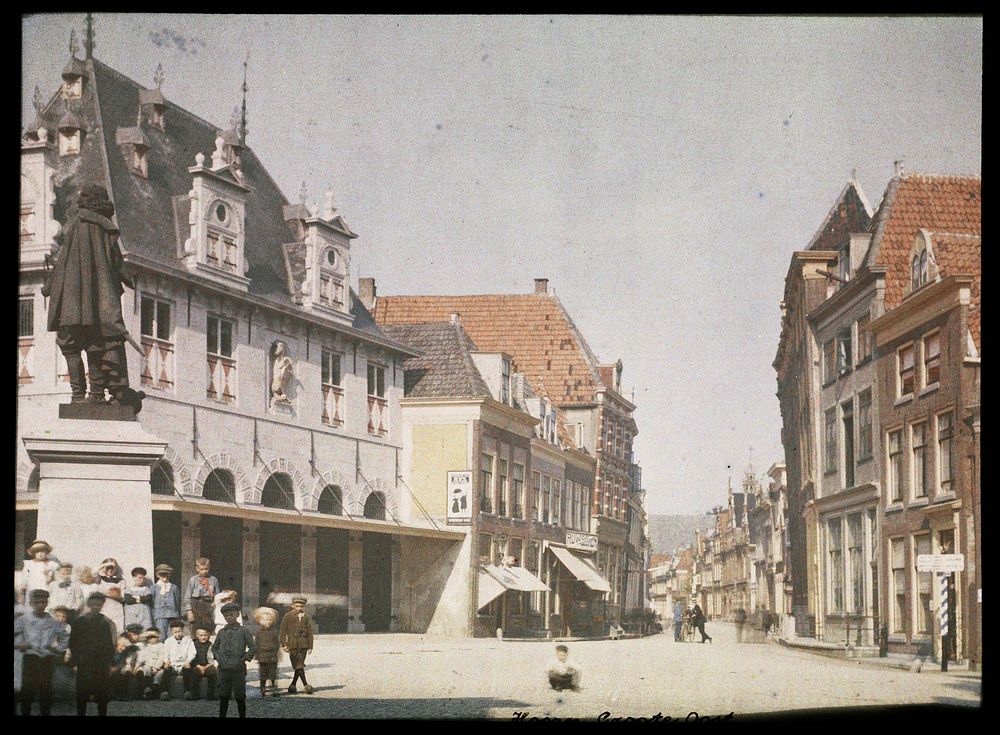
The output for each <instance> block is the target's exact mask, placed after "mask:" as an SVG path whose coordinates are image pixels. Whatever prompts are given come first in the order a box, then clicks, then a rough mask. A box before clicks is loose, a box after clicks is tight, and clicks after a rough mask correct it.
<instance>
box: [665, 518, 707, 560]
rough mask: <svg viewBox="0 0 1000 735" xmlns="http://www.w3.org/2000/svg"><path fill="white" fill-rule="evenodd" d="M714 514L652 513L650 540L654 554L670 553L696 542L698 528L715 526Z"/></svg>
mask: <svg viewBox="0 0 1000 735" xmlns="http://www.w3.org/2000/svg"><path fill="white" fill-rule="evenodd" d="M714 524H715V518H714V516H712V515H706V514H701V515H650V516H649V540H650V546H651V547H652V552H651V553H653V554H670V553H672V552H673V551H674V550H679V549H682V548H684V547H685V546H690V545H692V544H693V543H694V532H695V530H697V529H699V528H700V529H702V530H704V529H708V528H713V527H714Z"/></svg>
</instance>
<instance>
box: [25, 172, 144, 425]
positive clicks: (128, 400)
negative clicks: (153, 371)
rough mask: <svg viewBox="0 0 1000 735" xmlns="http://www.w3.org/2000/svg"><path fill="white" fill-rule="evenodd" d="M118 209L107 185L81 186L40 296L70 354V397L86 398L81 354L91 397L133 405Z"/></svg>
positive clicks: (135, 400) (51, 326)
mask: <svg viewBox="0 0 1000 735" xmlns="http://www.w3.org/2000/svg"><path fill="white" fill-rule="evenodd" d="M114 212H115V207H114V205H113V204H112V203H111V200H110V199H109V198H108V192H107V190H106V189H105V188H104V187H103V186H98V185H96V184H86V185H84V186H83V188H81V189H80V193H79V195H78V197H77V207H76V211H75V212H71V214H70V217H69V221H68V222H67V223H66V228H65V230H64V235H63V244H62V248H60V250H59V253H58V254H57V255H56V259H55V265H54V267H53V268H52V271H51V272H50V273H49V277H48V279H47V280H46V283H45V285H44V286H43V287H42V294H44V295H45V296H49V297H50V300H49V310H48V319H49V321H48V329H49V331H50V332H55V333H56V344H57V345H59V349H60V350H61V351H62V354H63V356H64V357H65V358H66V367H67V368H68V370H69V382H70V388H71V389H72V392H73V395H72V401H73V402H74V403H78V402H81V401H85V400H87V383H86V372H85V371H84V367H83V357H82V354H81V353H82V352H84V351H86V353H87V365H88V367H89V368H90V401H93V402H94V403H99V404H100V403H105V401H106V399H105V397H104V391H105V390H107V391H108V393H109V394H110V402H112V403H121V404H126V405H133V406H134V407H135V409H136V411H137V412H138V410H139V407H140V405H141V404H140V402H141V400H142V396H143V394H141V393H136V391H134V390H131V389H130V388H129V384H128V367H127V364H126V361H125V340H126V338H127V337H128V331H127V330H126V329H125V322H124V320H123V319H122V307H121V296H122V293H124V289H123V288H122V284H125V285H127V286H129V287H130V288H134V286H133V284H132V282H131V280H130V279H129V278H128V277H127V276H126V275H125V274H124V273H123V272H122V267H123V260H122V252H121V249H120V248H119V246H118V228H117V227H115V225H114V224H113V223H112V222H111V217H112V215H114Z"/></svg>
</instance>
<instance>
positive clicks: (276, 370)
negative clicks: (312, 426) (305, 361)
mask: <svg viewBox="0 0 1000 735" xmlns="http://www.w3.org/2000/svg"><path fill="white" fill-rule="evenodd" d="M271 355H272V357H273V358H274V363H273V367H272V370H271V402H272V404H273V403H285V404H288V403H291V399H289V397H288V394H287V392H286V391H287V390H288V385H289V383H291V380H292V373H293V372H295V363H293V362H292V358H290V357H289V356H288V345H286V344H285V343H284V342H282V341H281V340H278V341H277V342H275V343H274V346H273V347H272V348H271Z"/></svg>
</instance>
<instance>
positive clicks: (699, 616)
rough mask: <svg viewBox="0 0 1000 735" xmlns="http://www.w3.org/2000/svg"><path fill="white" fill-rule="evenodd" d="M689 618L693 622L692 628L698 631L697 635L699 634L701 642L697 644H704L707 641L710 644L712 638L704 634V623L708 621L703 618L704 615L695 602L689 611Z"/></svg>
mask: <svg viewBox="0 0 1000 735" xmlns="http://www.w3.org/2000/svg"><path fill="white" fill-rule="evenodd" d="M691 616H692V619H693V622H694V627H695V628H697V629H698V632H699V633H701V640H700V641H698V642H699V643H704V642H705V641H706V640H707V641H708V642H709V643H711V642H712V636H710V635H708V633H706V632H705V623H706V622H707V620H708V619H707V618H706V617H705V613H704V612H703V611H702V609H701V605H699V604H698V603H697V602H696V603H695V604H694V608H693V609H692V610H691Z"/></svg>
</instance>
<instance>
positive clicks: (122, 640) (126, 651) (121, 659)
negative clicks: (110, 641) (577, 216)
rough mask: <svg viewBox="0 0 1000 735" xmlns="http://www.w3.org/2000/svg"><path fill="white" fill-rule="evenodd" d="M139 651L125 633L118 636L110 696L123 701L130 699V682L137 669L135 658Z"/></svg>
mask: <svg viewBox="0 0 1000 735" xmlns="http://www.w3.org/2000/svg"><path fill="white" fill-rule="evenodd" d="M138 653H139V649H138V647H136V646H135V645H133V644H132V641H131V640H130V639H129V637H128V636H127V635H125V634H124V633H123V634H122V635H120V636H118V641H117V642H116V643H115V656H114V659H113V660H112V661H111V687H110V691H109V696H110V698H111V699H116V700H118V701H121V700H123V699H128V684H129V681H131V680H132V671H133V670H134V669H135V658H136V656H137V655H138Z"/></svg>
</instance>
